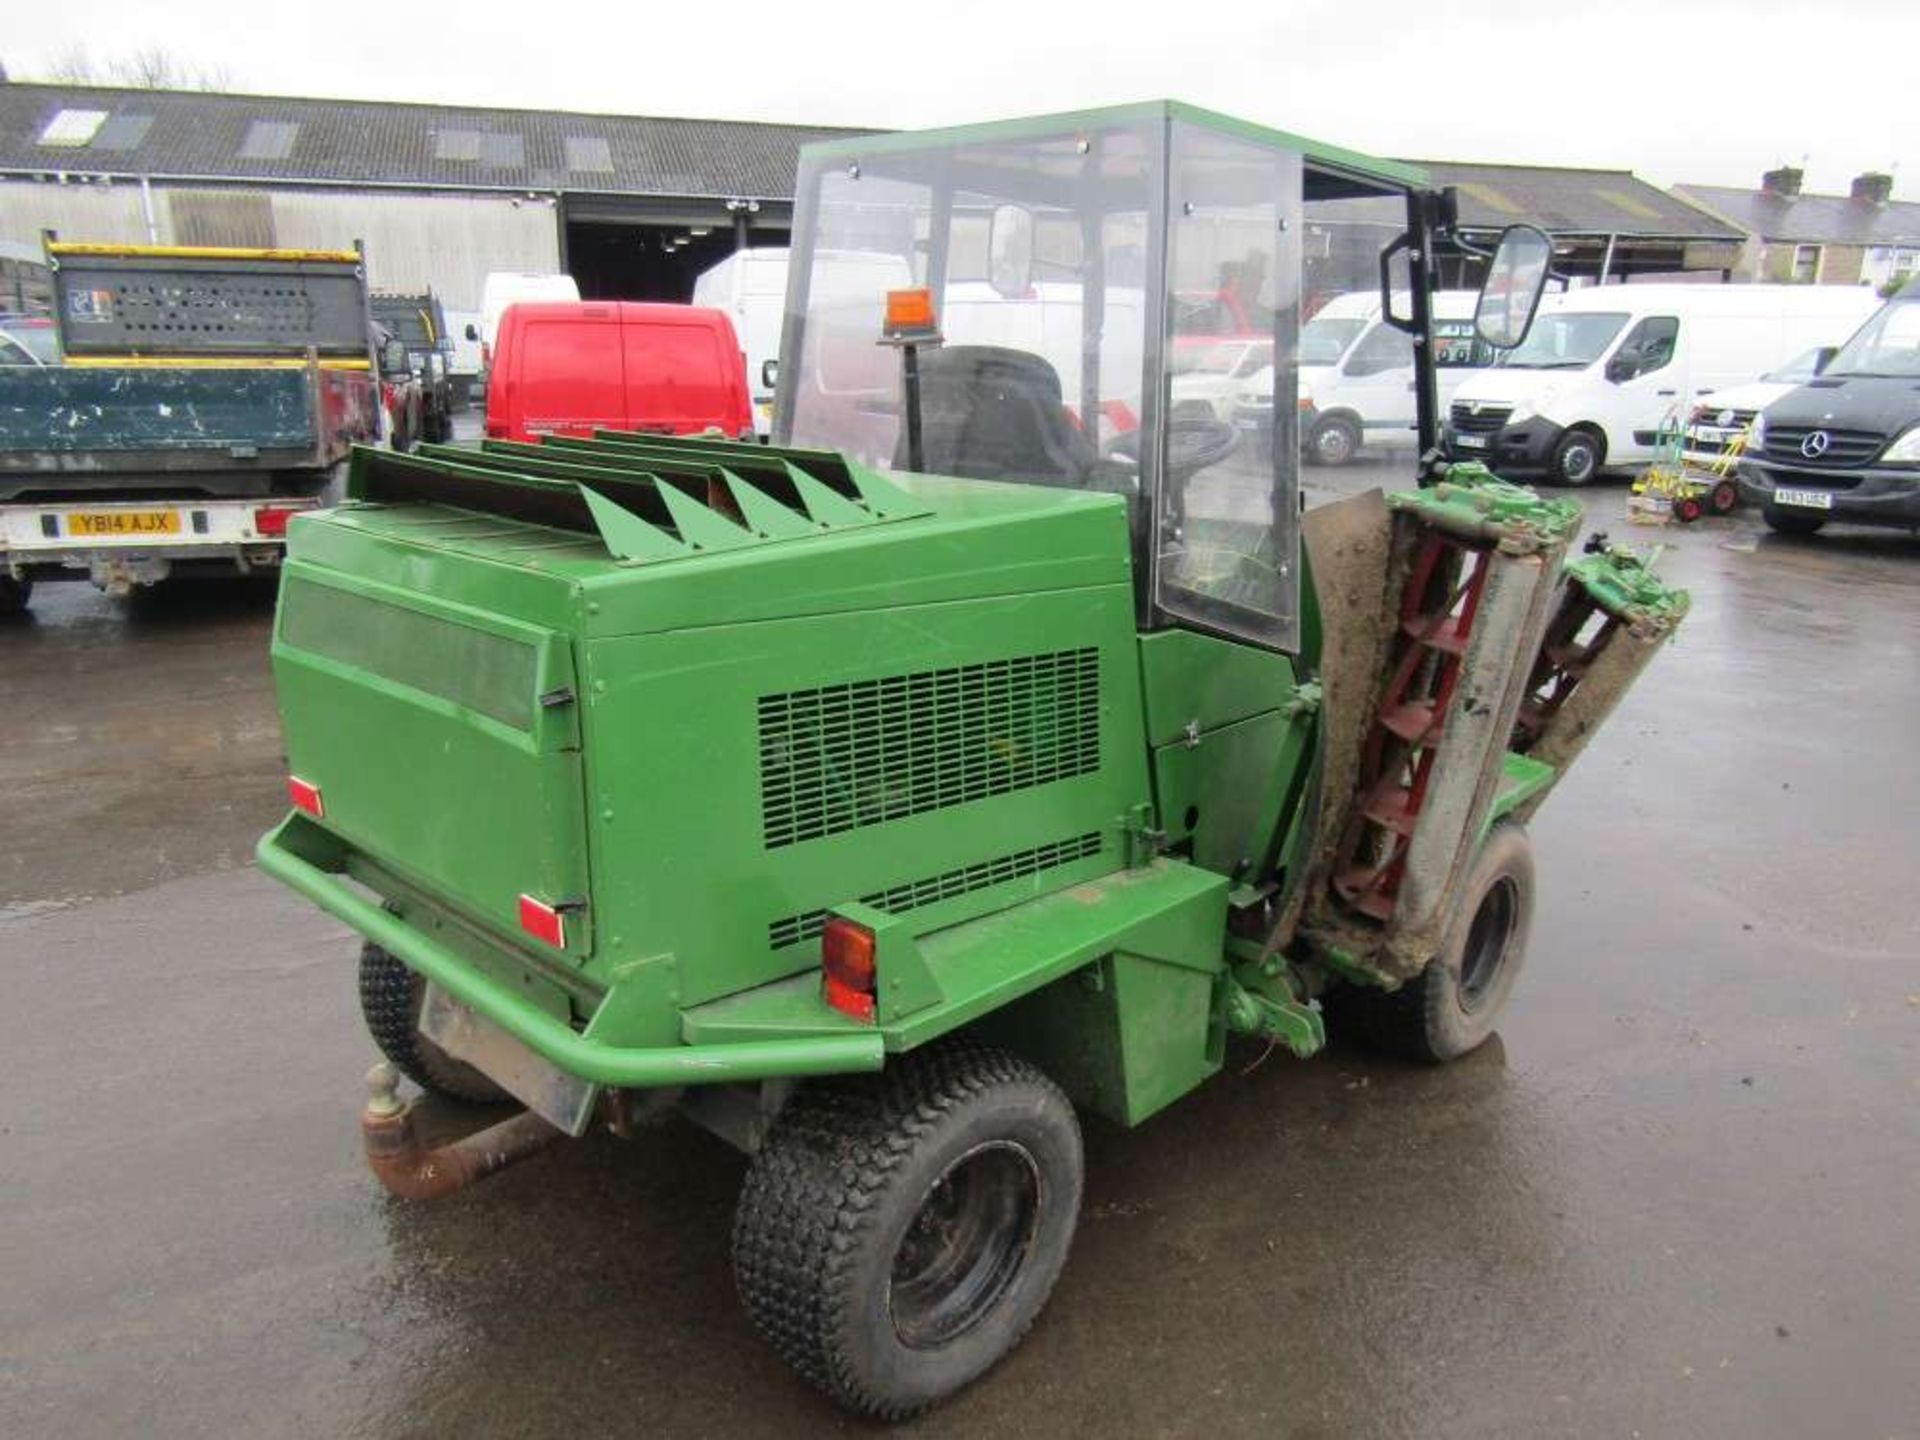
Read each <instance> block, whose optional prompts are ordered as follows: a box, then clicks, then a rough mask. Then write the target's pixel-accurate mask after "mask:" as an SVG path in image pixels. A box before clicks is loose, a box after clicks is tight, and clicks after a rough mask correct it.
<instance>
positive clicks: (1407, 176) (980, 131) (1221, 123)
mask: <svg viewBox="0 0 1920 1440" xmlns="http://www.w3.org/2000/svg"><path fill="white" fill-rule="evenodd" d="M1155 120H1159V121H1172V120H1184V121H1186V122H1188V123H1189V124H1193V125H1199V126H1202V127H1204V128H1206V129H1209V130H1217V131H1220V132H1222V133H1224V134H1229V135H1236V136H1238V137H1240V138H1241V139H1243V140H1249V141H1251V142H1253V143H1254V144H1256V145H1264V146H1267V147H1269V148H1271V149H1275V150H1288V151H1293V152H1296V153H1298V154H1300V155H1303V156H1305V157H1306V159H1307V160H1308V161H1309V162H1311V163H1313V164H1314V165H1316V166H1319V167H1320V168H1322V169H1327V170H1335V171H1338V172H1340V173H1342V174H1346V175H1351V176H1354V177H1356V178H1360V179H1367V180H1377V181H1381V182H1384V183H1386V184H1389V185H1393V186H1397V187H1403V188H1413V189H1425V188H1428V187H1429V186H1430V185H1431V184H1432V182H1431V180H1430V179H1429V178H1428V176H1427V172H1426V171H1424V170H1422V169H1420V168H1419V167H1418V166H1415V165H1407V164H1403V163H1402V162H1400V161H1398V160H1383V159H1380V158H1378V157H1376V156H1372V155H1364V154H1362V153H1361V152H1359V151H1357V150H1348V149H1345V148H1343V147H1341V146H1338V145H1328V144H1325V143H1323V142H1321V141H1318V140H1309V139H1307V138H1306V137H1305V136H1302V135H1294V134H1291V133H1290V132H1288V131H1285V130H1275V129H1272V128H1270V127H1268V126H1265V125H1256V124H1255V123H1253V122H1252V121H1250V120H1241V119H1239V118H1238V117H1236V116H1232V115H1223V114H1221V113H1220V112H1219V111H1217V110H1208V109H1205V108H1203V107H1201V106H1199V105H1191V104H1188V103H1187V102H1186V101H1184V100H1146V101H1139V102H1136V103H1134V104H1131V105H1109V106H1105V107H1102V108H1099V109H1093V110H1063V111H1060V112H1058V113H1056V114H1051V115H1034V116H1026V117H1022V118H1020V119H1017V120H995V121H989V122H987V123H984V124H979V125H954V126H947V127H944V128H940V129H933V130H901V131H890V132H885V133H881V134H875V135H863V136H857V137H854V138H851V139H846V140H824V141H819V142H816V143H814V144H811V145H805V146H802V147H801V151H800V157H801V159H802V160H803V161H804V160H810V159H834V158H836V157H841V156H845V157H848V158H855V157H858V156H860V155H874V154H884V153H888V152H897V151H906V150H923V149H926V148H928V147H930V146H937V145H964V144H975V143H979V142H982V141H1004V140H1021V139H1026V138H1029V137H1041V136H1048V135H1058V134H1059V133H1060V132H1061V131H1062V130H1073V129H1101V128H1107V127H1112V126H1119V125H1132V124H1139V123H1141V122H1143V121H1147V122H1151V121H1155Z"/></svg>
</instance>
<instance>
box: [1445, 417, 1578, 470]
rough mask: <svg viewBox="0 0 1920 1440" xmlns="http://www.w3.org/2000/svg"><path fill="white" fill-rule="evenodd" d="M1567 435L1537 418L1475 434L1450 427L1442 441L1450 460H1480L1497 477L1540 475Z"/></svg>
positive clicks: (1552, 424) (1551, 424)
mask: <svg viewBox="0 0 1920 1440" xmlns="http://www.w3.org/2000/svg"><path fill="white" fill-rule="evenodd" d="M1564 434H1566V427H1565V426H1563V425H1556V424H1554V423H1553V422H1552V421H1551V420H1543V419H1541V418H1540V417H1539V416H1538V415H1535V416H1534V417H1533V418H1532V419H1530V420H1522V421H1521V422H1520V423H1519V424H1517V425H1503V426H1501V427H1500V428H1499V429H1498V430H1492V431H1478V432H1473V433H1467V432H1464V431H1457V430H1455V429H1454V427H1453V425H1452V424H1451V423H1449V424H1448V425H1447V426H1446V427H1445V428H1444V429H1443V430H1442V431H1441V441H1442V446H1443V448H1444V449H1445V450H1446V452H1447V457H1448V458H1449V459H1451V460H1478V461H1479V462H1480V463H1481V464H1482V465H1485V466H1486V467H1487V468H1488V469H1489V470H1491V471H1493V472H1494V473H1495V474H1496V475H1502V476H1504V475H1509V474H1512V475H1538V474H1543V473H1545V471H1546V469H1547V464H1548V461H1549V460H1551V459H1552V457H1553V447H1554V446H1555V445H1557V444H1559V443H1560V437H1561V436H1562V435H1564Z"/></svg>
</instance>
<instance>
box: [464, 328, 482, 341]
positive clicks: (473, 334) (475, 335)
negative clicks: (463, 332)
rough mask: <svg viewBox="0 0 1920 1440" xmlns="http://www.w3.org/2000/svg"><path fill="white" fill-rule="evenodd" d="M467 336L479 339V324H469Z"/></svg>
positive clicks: (470, 338)
mask: <svg viewBox="0 0 1920 1440" xmlns="http://www.w3.org/2000/svg"><path fill="white" fill-rule="evenodd" d="M467 338H468V339H469V340H478V339H479V338H480V327H479V326H478V325H472V324H470V325H468V326H467Z"/></svg>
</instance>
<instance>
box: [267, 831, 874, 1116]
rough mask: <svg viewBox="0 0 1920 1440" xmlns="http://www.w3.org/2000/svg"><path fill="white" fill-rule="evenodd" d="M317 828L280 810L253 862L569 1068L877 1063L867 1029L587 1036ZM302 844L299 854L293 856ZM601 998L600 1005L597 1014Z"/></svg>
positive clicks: (750, 1073)
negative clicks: (407, 903) (352, 873)
mask: <svg viewBox="0 0 1920 1440" xmlns="http://www.w3.org/2000/svg"><path fill="white" fill-rule="evenodd" d="M316 829H317V827H314V826H311V825H310V823H309V822H307V821H305V820H303V819H302V818H300V817H299V816H297V815H296V816H292V817H289V818H288V819H287V820H286V821H284V822H283V823H282V824H281V825H280V826H279V827H278V828H277V829H275V830H273V831H271V832H270V833H268V834H267V835H266V836H265V837H263V838H262V839H261V841H260V844H259V846H258V847H257V849H256V851H255V856H256V858H257V859H258V860H259V863H260V868H261V869H262V870H264V871H265V872H266V873H267V874H269V875H271V876H272V877H273V878H274V879H276V880H278V881H280V882H281V883H282V884H285V885H288V886H290V887H292V888H293V889H295V890H297V891H299V892H300V893H301V894H302V895H304V896H306V897H307V899H309V900H311V901H312V902H313V903H314V904H316V905H318V906H319V907H320V908H321V909H322V910H324V911H326V912H327V913H328V914H329V915H331V916H333V917H334V918H335V919H336V920H339V921H341V922H342V923H344V924H346V925H348V926H350V927H351V928H353V929H354V930H357V931H359V932H360V934H362V935H364V936H365V937H366V938H367V939H369V940H371V941H372V942H373V943H374V944H376V945H378V946H380V948H381V949H383V950H385V951H387V952H388V953H389V954H391V955H393V956H394V957H395V958H396V959H398V960H399V961H400V962H401V963H402V964H404V965H406V966H407V968H408V969H410V970H413V971H415V972H416V973H418V974H421V975H424V976H426V978H427V979H429V980H431V981H432V982H433V983H434V984H435V985H438V986H439V987H440V988H441V989H443V990H445V991H446V992H447V993H448V994H449V995H451V996H453V998H454V999H456V1000H458V1001H460V1002H461V1003H462V1004H465V1005H468V1006H471V1007H472V1008H473V1009H474V1010H476V1011H478V1012H479V1013H480V1014H482V1015H484V1016H485V1017H486V1018H487V1019H489V1020H491V1021H493V1023H494V1024H496V1025H498V1026H499V1027H500V1028H501V1029H502V1030H505V1031H506V1032H507V1033H508V1034H510V1035H512V1036H513V1037H514V1038H515V1039H516V1040H518V1041H520V1042H521V1043H522V1044H524V1045H525V1046H527V1047H528V1048H529V1049H531V1050H532V1051H534V1053H536V1054H537V1055H539V1056H540V1057H541V1058H542V1059H544V1060H546V1061H548V1062H549V1063H551V1064H553V1065H555V1066H556V1067H558V1068H559V1069H561V1070H564V1071H565V1072H566V1073H567V1074H569V1075H573V1076H576V1077H578V1078H579V1079H582V1080H586V1081H590V1082H592V1083H594V1084H598V1085H611V1086H615V1087H618V1088H621V1089H659V1088H665V1087H671V1086H679V1085H718V1084H726V1083H730V1082H736V1081H748V1080H769V1079H776V1078H781V1077H788V1076H805V1075H843V1074H854V1073H858V1072H862V1071H873V1070H878V1069H880V1068H881V1065H882V1064H883V1063H884V1060H885V1041H884V1039H883V1038H882V1036H881V1033H880V1032H879V1031H878V1030H874V1029H863V1030H860V1031H857V1032H848V1033H845V1034H824V1035H809V1036H806V1037H803V1038H797V1039H773V1040H741V1041H738V1042H727V1043H718V1044H703V1045H670V1046H660V1047H653V1048H646V1049H636V1048H631V1047H627V1046H618V1045H612V1044H609V1043H608V1042H606V1041H605V1040H601V1039H596V1038H595V1036H594V1028H595V1027H594V1025H593V1024H589V1025H588V1026H587V1029H586V1031H585V1032H584V1033H583V1032H581V1031H579V1030H575V1029H574V1028H573V1027H572V1026H571V1025H569V1024H567V1023H566V1022H565V1021H563V1020H561V1019H559V1018H558V1017H556V1016H554V1015H552V1014H550V1013H548V1012H547V1011H546V1010H543V1009H541V1008H540V1007H539V1006H538V1005H536V1004H534V1003H532V1002H531V1001H529V1000H528V999H526V998H525V997H524V996H522V995H519V994H516V993H515V992H513V991H512V990H509V989H508V988H507V987H506V986H504V985H502V984H500V983H499V982H497V981H495V980H494V979H493V978H492V977H490V976H488V975H486V974H483V973H481V972H480V971H479V970H477V969H475V968H474V967H473V966H472V965H470V964H469V963H467V962H466V961H465V960H464V959H462V958H461V957H460V956H459V955H457V954H455V953H454V952H453V951H452V950H451V949H449V948H447V947H446V946H445V945H443V944H442V943H441V942H439V941H437V940H435V939H434V938H433V937H432V936H430V935H428V934H426V933H424V932H423V931H420V930H417V929H415V928H414V927H413V926H411V925H409V924H407V923H406V922H405V921H404V920H403V919H401V918H400V917H398V916H396V915H393V914H390V913H389V912H388V911H387V910H385V909H383V908H382V907H381V906H380V905H379V904H377V903H376V902H375V901H373V900H370V899H368V898H367V897H366V896H364V895H362V894H360V893H359V892H358V891H357V890H355V889H354V888H353V887H352V886H351V885H349V884H348V883H347V881H346V879H345V877H344V875H343V874H342V873H340V872H339V871H336V870H330V869H328V868H326V863H327V862H326V861H325V860H324V859H321V858H319V856H318V855H317V854H316V848H317V847H314V846H302V845H301V844H300V843H299V840H300V838H301V835H302V833H303V831H304V832H306V833H309V834H311V833H312V832H313V831H314V830H316ZM303 849H304V850H306V851H307V852H308V853H305V854H303V853H301V852H302V850H303ZM611 998H612V997H611V996H610V997H609V1000H611ZM606 1005H607V1002H603V1003H602V1007H601V1013H605V1012H606Z"/></svg>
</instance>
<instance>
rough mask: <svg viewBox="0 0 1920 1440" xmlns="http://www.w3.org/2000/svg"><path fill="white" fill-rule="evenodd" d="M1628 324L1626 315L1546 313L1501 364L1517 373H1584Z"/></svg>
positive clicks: (1535, 322)
mask: <svg viewBox="0 0 1920 1440" xmlns="http://www.w3.org/2000/svg"><path fill="white" fill-rule="evenodd" d="M1626 323H1627V317H1626V316H1625V315H1617V314H1614V313H1612V312H1605V313H1595V314H1581V315H1572V314H1566V313H1561V314H1553V313H1551V312H1549V313H1544V314H1541V315H1539V316H1537V317H1536V318H1535V319H1534V322H1533V328H1532V329H1531V330H1530V331H1528V332H1527V338H1526V339H1525V340H1523V341H1521V342H1520V344H1519V345H1517V346H1516V347H1514V348H1513V349H1512V350H1510V351H1508V352H1507V357H1506V359H1504V360H1502V361H1501V362H1500V363H1501V364H1503V365H1506V366H1508V367H1509V368H1511V369H1515V370H1584V369H1586V368H1587V366H1589V365H1591V364H1593V362H1594V361H1596V360H1598V359H1599V358H1600V357H1601V356H1602V355H1604V354H1606V353H1607V347H1608V346H1609V345H1611V344H1612V343H1613V339H1614V336H1616V335H1618V334H1619V333H1620V331H1621V329H1622V327H1624V326H1625V325H1626Z"/></svg>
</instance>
